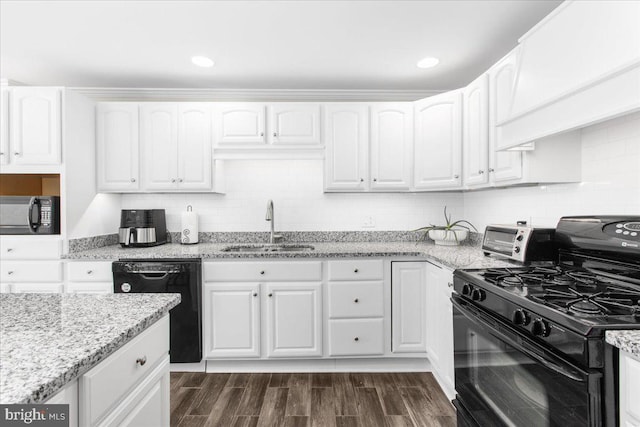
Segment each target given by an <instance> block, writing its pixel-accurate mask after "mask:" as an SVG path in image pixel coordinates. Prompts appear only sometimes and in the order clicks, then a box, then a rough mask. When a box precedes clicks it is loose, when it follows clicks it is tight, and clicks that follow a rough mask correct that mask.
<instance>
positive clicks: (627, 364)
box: [619, 351, 640, 427]
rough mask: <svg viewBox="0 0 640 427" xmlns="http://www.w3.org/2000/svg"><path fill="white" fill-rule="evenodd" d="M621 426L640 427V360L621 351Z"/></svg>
mask: <svg viewBox="0 0 640 427" xmlns="http://www.w3.org/2000/svg"><path fill="white" fill-rule="evenodd" d="M619 377H620V425H621V426H623V427H631V426H639V425H640V407H638V401H640V358H638V357H634V356H633V355H632V354H631V353H627V352H626V351H620V376H619Z"/></svg>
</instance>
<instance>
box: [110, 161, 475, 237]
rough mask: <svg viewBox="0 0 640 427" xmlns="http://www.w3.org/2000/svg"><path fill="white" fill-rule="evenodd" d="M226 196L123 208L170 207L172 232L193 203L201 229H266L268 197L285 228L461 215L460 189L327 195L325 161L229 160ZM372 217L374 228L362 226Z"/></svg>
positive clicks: (398, 225) (154, 197) (152, 197)
mask: <svg viewBox="0 0 640 427" xmlns="http://www.w3.org/2000/svg"><path fill="white" fill-rule="evenodd" d="M224 175H225V180H226V192H227V194H226V195H218V194H191V195H190V194H136V195H126V194H125V195H123V198H122V199H123V200H122V207H123V209H133V208H165V209H166V210H167V223H168V224H167V226H168V228H169V230H170V231H179V230H180V216H179V215H180V212H181V211H184V210H186V206H187V205H189V204H190V205H192V206H193V209H194V211H196V212H197V213H198V214H199V221H200V231H267V230H268V229H269V223H268V222H266V221H265V219H264V218H265V212H266V206H267V201H268V200H269V199H273V202H274V205H275V218H276V221H275V227H276V230H282V231H311V230H319V231H330V230H336V231H346V230H411V229H415V228H418V227H421V226H426V225H429V223H431V222H436V221H437V222H438V223H441V222H442V221H443V215H442V210H443V208H444V206H445V205H447V206H448V210H449V212H451V213H452V214H453V215H454V217H459V216H460V215H462V210H463V207H462V194H461V193H431V194H424V193H423V194H420V193H414V194H409V193H407V194H398V193H396V194H391V193H389V194H336V193H331V194H325V193H323V192H322V187H323V184H322V177H323V162H322V160H277V161H265V160H228V161H226V163H225V171H224ZM368 217H371V218H372V219H373V221H374V222H375V226H374V227H370V228H369V227H367V228H365V227H363V222H364V221H365V219H367V218H368Z"/></svg>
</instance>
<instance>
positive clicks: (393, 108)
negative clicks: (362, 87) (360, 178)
mask: <svg viewBox="0 0 640 427" xmlns="http://www.w3.org/2000/svg"><path fill="white" fill-rule="evenodd" d="M412 149H413V105H412V104H411V103H409V102H406V103H404V102H399V103H384V104H374V105H372V106H371V189H372V190H408V189H409V188H410V187H411V168H412V166H413V164H412Z"/></svg>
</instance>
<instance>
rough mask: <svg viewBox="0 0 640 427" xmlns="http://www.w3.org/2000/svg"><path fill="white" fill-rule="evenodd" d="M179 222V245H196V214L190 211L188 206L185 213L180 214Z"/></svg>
mask: <svg viewBox="0 0 640 427" xmlns="http://www.w3.org/2000/svg"><path fill="white" fill-rule="evenodd" d="M181 220H182V221H181V224H182V228H181V230H182V232H181V233H180V234H181V236H180V243H182V244H183V245H191V244H194V243H198V214H197V213H195V212H193V211H192V208H191V206H190V205H189V206H187V211H186V212H182V217H181Z"/></svg>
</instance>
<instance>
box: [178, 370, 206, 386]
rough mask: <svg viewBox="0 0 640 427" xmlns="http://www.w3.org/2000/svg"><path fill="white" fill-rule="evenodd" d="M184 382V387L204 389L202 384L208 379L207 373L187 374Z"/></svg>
mask: <svg viewBox="0 0 640 427" xmlns="http://www.w3.org/2000/svg"><path fill="white" fill-rule="evenodd" d="M183 377H184V380H183V382H182V387H202V383H204V380H205V379H207V374H206V373H205V372H186V373H185V374H184V375H183Z"/></svg>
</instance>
